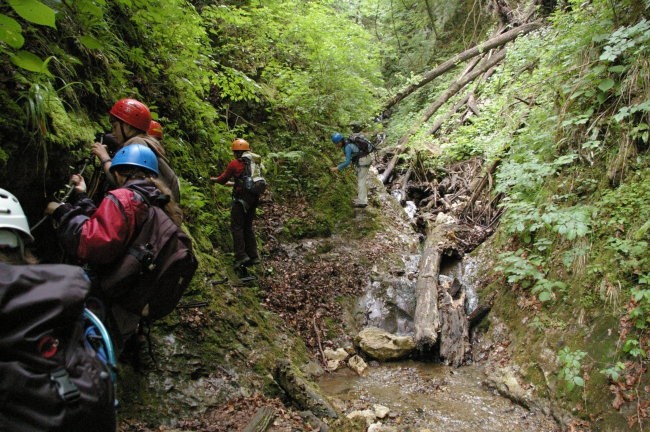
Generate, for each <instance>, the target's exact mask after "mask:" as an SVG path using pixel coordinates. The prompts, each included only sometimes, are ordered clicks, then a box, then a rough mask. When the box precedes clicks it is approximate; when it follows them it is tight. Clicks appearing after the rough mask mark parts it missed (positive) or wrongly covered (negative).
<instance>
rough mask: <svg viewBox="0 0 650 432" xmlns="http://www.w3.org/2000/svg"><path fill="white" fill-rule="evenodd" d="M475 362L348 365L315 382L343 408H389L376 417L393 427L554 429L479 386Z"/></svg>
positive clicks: (418, 431) (448, 431) (458, 431)
mask: <svg viewBox="0 0 650 432" xmlns="http://www.w3.org/2000/svg"><path fill="white" fill-rule="evenodd" d="M482 380H483V374H482V372H481V370H480V368H478V367H475V366H463V367H461V368H458V369H454V368H450V367H448V366H443V365H440V364H433V363H421V362H415V361H404V362H395V363H382V364H375V365H371V367H369V368H368V369H367V370H366V372H365V373H364V376H357V375H356V374H355V373H354V372H352V371H351V370H349V369H345V368H344V369H340V370H338V371H336V372H333V373H331V374H327V375H324V376H323V377H322V378H321V380H320V382H319V385H320V387H321V390H322V391H323V392H324V393H325V394H326V395H327V396H329V397H330V399H331V400H333V401H334V403H335V404H337V405H338V406H339V407H342V408H344V409H343V411H344V412H346V413H349V412H351V411H352V410H363V409H367V408H371V409H372V407H373V405H374V404H379V405H383V406H385V407H387V408H388V409H389V410H390V413H389V415H388V416H387V417H386V418H384V419H382V420H378V421H380V422H381V423H382V424H383V425H385V426H390V427H392V428H393V430H395V431H413V432H422V431H427V430H428V431H430V432H436V431H440V432H442V431H445V432H452V431H453V432H465V431H467V432H478V431H484V432H503V431H508V432H519V431H521V432H529V431H544V432H549V431H555V430H559V429H558V428H557V425H556V424H555V422H554V421H553V420H552V419H551V418H550V417H548V416H544V415H543V414H541V413H532V412H530V411H528V410H527V409H525V408H523V407H521V406H519V405H517V404H514V403H513V402H511V401H510V400H509V399H506V398H504V397H502V396H500V395H498V394H496V393H495V392H493V391H491V390H488V389H487V388H486V387H484V386H483V385H482Z"/></svg>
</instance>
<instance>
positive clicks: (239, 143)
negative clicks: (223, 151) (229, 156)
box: [232, 138, 251, 151]
mask: <svg viewBox="0 0 650 432" xmlns="http://www.w3.org/2000/svg"><path fill="white" fill-rule="evenodd" d="M232 149H233V151H237V150H243V151H247V150H250V149H251V146H250V144H248V141H246V140H245V139H241V138H237V139H235V140H234V141H233V142H232Z"/></svg>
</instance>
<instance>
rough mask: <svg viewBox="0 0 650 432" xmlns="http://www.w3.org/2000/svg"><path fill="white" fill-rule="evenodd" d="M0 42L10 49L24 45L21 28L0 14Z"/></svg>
mask: <svg viewBox="0 0 650 432" xmlns="http://www.w3.org/2000/svg"><path fill="white" fill-rule="evenodd" d="M0 42H4V43H6V44H7V45H9V46H10V47H12V48H16V49H17V48H20V47H22V46H23V44H24V43H25V38H23V35H22V28H21V27H20V24H18V21H16V20H15V19H13V18H11V17H8V16H7V15H3V14H0Z"/></svg>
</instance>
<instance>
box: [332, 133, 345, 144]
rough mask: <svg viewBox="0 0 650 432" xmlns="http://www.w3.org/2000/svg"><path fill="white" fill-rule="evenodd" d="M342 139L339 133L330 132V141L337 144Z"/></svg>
mask: <svg viewBox="0 0 650 432" xmlns="http://www.w3.org/2000/svg"><path fill="white" fill-rule="evenodd" d="M342 140H343V135H341V134H340V133H338V132H336V133H333V134H332V142H333V143H334V144H338V143H340V142H341V141H342Z"/></svg>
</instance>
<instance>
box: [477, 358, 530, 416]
mask: <svg viewBox="0 0 650 432" xmlns="http://www.w3.org/2000/svg"><path fill="white" fill-rule="evenodd" d="M487 385H488V386H489V387H492V388H494V389H496V390H497V391H498V392H499V393H500V394H501V395H502V396H505V397H507V398H508V399H510V400H512V401H513V402H515V403H517V404H519V405H521V406H523V407H526V408H529V409H530V408H531V407H532V405H533V396H532V391H531V390H525V389H524V388H523V387H522V386H521V384H520V383H519V380H518V379H517V372H516V370H515V368H514V367H512V366H508V367H504V368H498V369H496V370H493V371H491V372H490V373H489V374H488V376H487Z"/></svg>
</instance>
